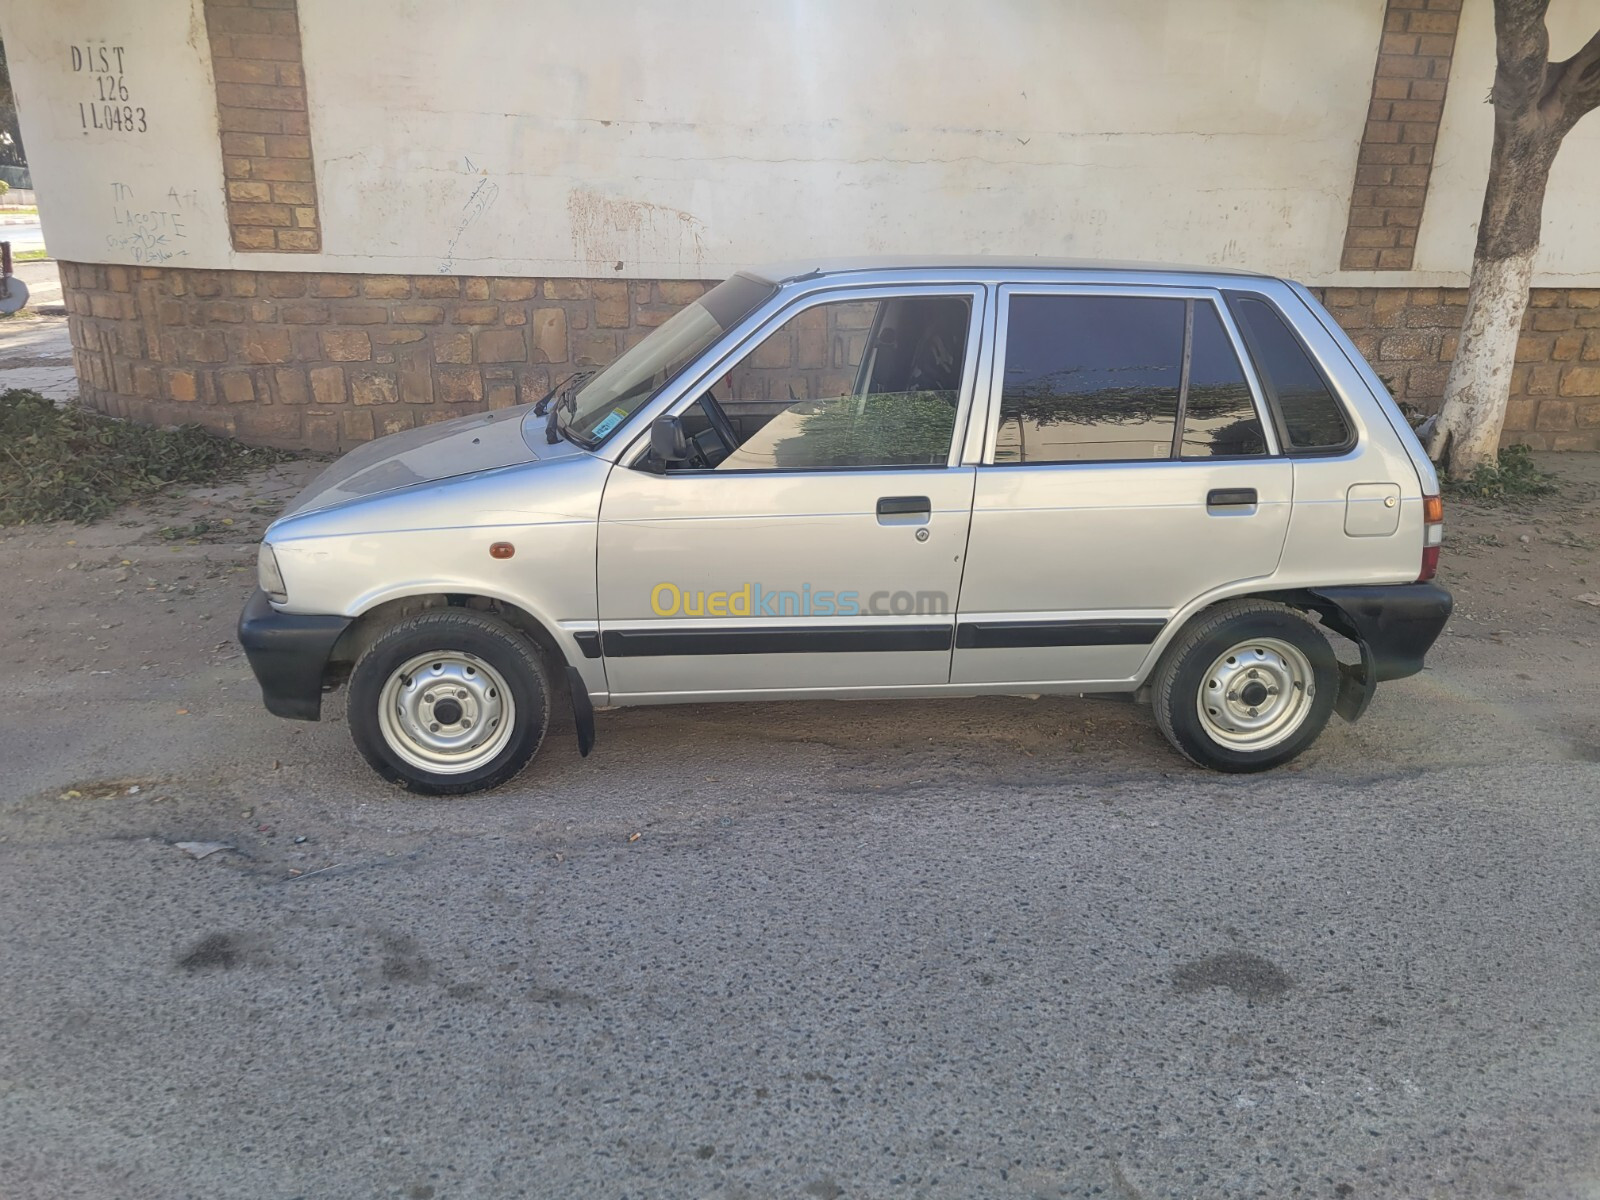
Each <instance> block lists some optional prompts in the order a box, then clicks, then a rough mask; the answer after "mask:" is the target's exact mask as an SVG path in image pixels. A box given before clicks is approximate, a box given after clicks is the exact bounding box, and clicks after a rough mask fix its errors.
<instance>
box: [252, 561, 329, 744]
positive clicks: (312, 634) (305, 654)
mask: <svg viewBox="0 0 1600 1200" xmlns="http://www.w3.org/2000/svg"><path fill="white" fill-rule="evenodd" d="M349 625H350V618H349V617H329V616H300V615H297V614H294V613H281V612H279V611H278V610H277V609H275V608H273V607H272V605H271V604H269V603H268V602H267V597H266V593H265V592H263V591H262V590H261V589H260V588H257V589H256V590H255V591H254V592H253V593H252V594H251V596H250V599H249V600H248V601H247V602H246V603H245V606H244V612H242V613H240V614H239V644H240V645H241V646H243V647H244V652H245V656H246V657H247V658H248V659H249V660H250V669H251V670H252V671H254V672H255V674H256V682H258V683H259V684H260V685H261V699H262V702H263V703H265V704H266V706H267V711H268V712H270V713H272V714H273V715H274V716H279V717H288V718H289V719H290V720H294V721H316V720H319V719H320V718H321V716H322V675H323V672H324V671H325V670H326V668H327V666H328V656H329V655H330V654H331V653H332V652H333V644H334V643H335V642H337V641H338V640H339V635H340V634H342V633H343V632H344V631H345V630H346V629H347V628H349Z"/></svg>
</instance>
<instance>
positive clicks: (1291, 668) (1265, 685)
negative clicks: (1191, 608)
mask: <svg viewBox="0 0 1600 1200" xmlns="http://www.w3.org/2000/svg"><path fill="white" fill-rule="evenodd" d="M1153 682H1154V688H1153V695H1152V700H1153V702H1154V705H1155V714H1156V724H1157V725H1159V726H1160V727H1161V732H1162V733H1164V734H1166V736H1167V740H1168V741H1170V742H1171V743H1172V744H1173V745H1174V746H1175V747H1177V749H1178V750H1179V751H1181V752H1182V753H1183V754H1184V755H1185V756H1186V757H1188V758H1189V759H1191V760H1192V761H1194V762H1196V763H1199V764H1200V765H1201V766H1203V767H1210V768H1212V769H1213V770H1217V771H1233V772H1242V771H1263V770H1266V769H1267V768H1269V767H1275V766H1277V765H1279V764H1280V763H1286V762H1288V761H1289V760H1290V759H1292V758H1294V757H1296V756H1297V755H1299V754H1300V753H1301V752H1302V751H1303V750H1305V749H1306V747H1308V746H1310V745H1311V743H1312V742H1314V741H1316V740H1317V735H1318V734H1320V733H1321V732H1322V729H1323V727H1324V726H1325V725H1327V723H1328V718H1329V716H1330V715H1332V713H1333V702H1334V699H1335V698H1336V695H1337V693H1338V686H1339V664H1338V660H1337V659H1336V658H1335V657H1334V654H1333V647H1332V646H1331V645H1329V644H1328V639H1327V638H1325V637H1324V636H1323V635H1322V633H1321V632H1320V631H1319V630H1318V629H1317V628H1316V626H1314V625H1312V624H1311V622H1310V621H1308V620H1306V618H1305V617H1303V616H1301V615H1300V614H1299V613H1298V612H1296V611H1295V610H1294V609H1292V608H1289V607H1288V606H1286V605H1283V604H1275V603H1273V602H1271V601H1267V600H1240V601H1231V602H1229V603H1225V604H1221V605H1218V606H1217V607H1216V608H1215V609H1212V610H1210V611H1209V612H1207V613H1204V614H1202V615H1201V617H1200V618H1199V619H1198V620H1197V621H1196V622H1195V623H1194V624H1193V625H1192V626H1191V627H1190V628H1189V629H1186V630H1185V631H1184V632H1183V633H1181V634H1179V635H1178V639H1177V641H1175V642H1174V643H1173V645H1172V646H1171V647H1170V648H1169V649H1168V650H1167V653H1166V656H1165V657H1164V658H1163V660H1162V663H1161V667H1160V669H1159V670H1158V671H1157V672H1156V676H1155V679H1154V681H1153Z"/></svg>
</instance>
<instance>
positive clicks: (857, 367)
mask: <svg viewBox="0 0 1600 1200" xmlns="http://www.w3.org/2000/svg"><path fill="white" fill-rule="evenodd" d="M971 309H972V304H971V301H970V300H969V299H968V298H967V297H965V296H895V297H890V298H887V299H879V300H842V301H836V302H833V303H828V304H818V305H815V306H813V307H811V308H808V309H806V310H805V311H803V312H801V313H798V314H796V315H795V316H794V317H791V318H790V319H789V320H788V321H786V322H785V323H784V324H783V325H782V326H781V327H780V328H779V329H777V330H776V331H775V332H774V333H772V334H771V335H770V336H768V337H767V338H765V339H763V340H762V342H761V344H760V345H759V346H757V347H756V348H755V349H754V350H752V351H751V352H750V353H749V354H747V355H745V356H744V358H742V359H741V360H740V361H739V363H738V364H737V365H736V366H735V367H733V369H732V370H730V371H728V372H727V373H726V374H725V375H723V376H722V378H720V379H719V380H717V381H716V382H715V383H713V384H712V385H711V387H710V388H709V389H708V390H707V392H706V393H704V394H703V395H702V396H701V397H700V398H699V399H698V400H697V401H695V403H694V404H692V405H691V406H690V407H689V408H688V409H687V410H686V411H685V412H684V413H683V418H682V419H683V425H684V433H685V435H686V439H687V442H688V445H689V450H690V457H689V459H688V460H687V461H684V462H679V463H672V464H669V465H668V466H667V468H666V469H667V470H669V471H681V470H688V471H707V470H713V471H762V470H774V469H777V470H805V469H812V470H826V469H839V468H850V467H902V466H943V465H944V464H945V463H946V462H947V461H948V459H949V456H950V444H951V440H952V438H953V436H954V434H955V423H956V402H957V400H958V398H959V396H960V391H961V373H962V367H963V365H964V359H965V356H966V346H967V328H968V324H969V322H970V320H971V316H972V312H971Z"/></svg>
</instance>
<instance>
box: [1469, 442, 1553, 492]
mask: <svg viewBox="0 0 1600 1200" xmlns="http://www.w3.org/2000/svg"><path fill="white" fill-rule="evenodd" d="M1445 487H1446V488H1447V489H1448V490H1449V491H1452V492H1455V493H1456V494H1458V495H1462V496H1475V497H1477V498H1478V499H1480V500H1514V499H1517V498H1519V497H1523V496H1547V495H1549V494H1550V493H1551V492H1553V491H1555V490H1556V477H1555V476H1554V475H1552V474H1550V472H1548V471H1541V470H1540V469H1539V468H1538V467H1537V466H1535V465H1534V462H1533V448H1532V447H1531V446H1527V445H1524V444H1523V443H1521V442H1518V443H1517V444H1516V445H1514V446H1507V447H1506V448H1505V449H1503V450H1501V451H1500V454H1499V456H1498V458H1497V459H1496V460H1495V461H1494V462H1492V463H1484V464H1483V465H1482V466H1480V467H1479V468H1478V469H1477V470H1476V471H1474V472H1473V473H1472V474H1471V476H1470V477H1468V478H1466V479H1446V480H1445Z"/></svg>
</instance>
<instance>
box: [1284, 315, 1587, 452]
mask: <svg viewBox="0 0 1600 1200" xmlns="http://www.w3.org/2000/svg"><path fill="white" fill-rule="evenodd" d="M1313 290H1314V291H1316V292H1318V294H1319V296H1320V298H1321V300H1322V302H1323V303H1324V304H1325V305H1327V306H1328V311H1329V312H1331V313H1332V314H1333V315H1334V317H1335V318H1336V319H1337V320H1338V322H1339V324H1340V325H1342V326H1343V327H1344V329H1345V332H1347V333H1348V334H1350V337H1351V340H1352V341H1354V342H1355V344H1356V347H1357V348H1358V349H1359V350H1360V351H1361V352H1362V353H1363V354H1364V355H1366V356H1367V359H1368V361H1369V362H1371V363H1372V366H1373V368H1374V369H1375V370H1376V371H1377V372H1378V374H1379V376H1381V377H1382V378H1383V380H1384V382H1385V383H1387V384H1388V385H1389V389H1390V391H1392V392H1393V393H1394V395H1395V398H1396V399H1398V400H1402V401H1405V402H1407V403H1409V404H1412V405H1415V406H1416V407H1417V408H1419V409H1421V410H1423V411H1424V412H1435V411H1437V410H1438V407H1439V400H1440V397H1441V396H1442V395H1443V394H1444V385H1445V378H1446V376H1448V375H1449V373H1450V360H1451V358H1452V357H1453V356H1454V355H1455V352H1456V342H1457V340H1458V338H1459V337H1460V333H1461V319H1462V316H1463V315H1464V314H1465V312H1466V305H1467V292H1466V289H1465V288H1323V289H1313ZM1501 441H1502V443H1504V444H1509V443H1511V442H1526V443H1528V444H1529V445H1530V446H1532V447H1534V449H1536V450H1600V288H1534V289H1533V295H1532V300H1531V303H1530V304H1529V306H1528V313H1527V316H1526V317H1524V318H1523V323H1522V336H1521V337H1520V338H1519V339H1518V342H1517V362H1516V366H1515V367H1514V368H1513V370H1512V372H1511V401H1510V404H1509V406H1508V407H1507V409H1506V424H1505V433H1504V436H1503V437H1502V439H1501Z"/></svg>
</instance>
